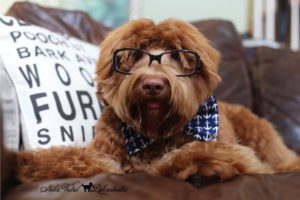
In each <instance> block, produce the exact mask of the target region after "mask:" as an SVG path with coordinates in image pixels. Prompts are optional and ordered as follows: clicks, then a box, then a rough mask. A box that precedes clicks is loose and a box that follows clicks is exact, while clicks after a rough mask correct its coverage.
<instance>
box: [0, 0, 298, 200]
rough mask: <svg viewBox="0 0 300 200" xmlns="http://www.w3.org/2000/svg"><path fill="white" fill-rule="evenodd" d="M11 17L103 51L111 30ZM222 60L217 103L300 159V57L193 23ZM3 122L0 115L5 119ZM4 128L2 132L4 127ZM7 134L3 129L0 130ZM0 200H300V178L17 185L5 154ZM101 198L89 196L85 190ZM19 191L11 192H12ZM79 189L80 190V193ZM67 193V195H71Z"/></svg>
mask: <svg viewBox="0 0 300 200" xmlns="http://www.w3.org/2000/svg"><path fill="white" fill-rule="evenodd" d="M7 15H10V16H14V17H16V18H19V19H22V20H24V21H27V22H29V23H32V24H36V25H39V26H43V27H45V28H48V29H50V30H52V31H56V32H60V33H66V34H69V35H72V36H74V37H77V38H80V39H82V40H85V41H88V42H91V43H94V44H97V45H98V44H100V43H101V41H102V40H103V39H104V38H105V35H106V34H107V33H108V32H109V31H110V29H109V28H107V27H105V26H103V25H101V24H98V23H96V22H94V21H93V20H92V19H91V18H90V17H89V16H88V15H87V14H85V13H83V12H78V11H65V10H60V9H54V8H45V7H40V6H38V5H36V4H31V3H26V2H23V3H16V4H15V5H14V6H13V7H12V8H11V9H10V10H9V11H8V12H7ZM193 24H194V25H195V26H196V27H197V28H198V29H199V30H200V31H202V32H203V33H204V34H205V35H206V36H207V37H208V38H209V39H210V40H211V41H212V45H213V46H215V48H217V49H218V50H219V51H220V52H221V53H222V62H221V64H220V69H219V72H220V74H221V77H222V79H223V81H222V83H221V84H220V85H219V87H218V88H217V89H216V91H215V94H216V96H217V98H218V99H222V100H226V101H228V102H231V103H239V104H242V105H244V106H246V107H248V108H250V109H252V110H253V112H255V113H256V114H258V115H260V116H262V117H265V118H267V119H268V120H270V121H271V122H272V123H273V124H274V126H275V127H276V128H277V129H278V130H279V132H280V133H281V134H282V137H283V138H284V140H285V142H286V144H287V145H288V146H290V147H291V148H293V149H294V150H295V151H297V152H298V153H300V115H299V111H300V87H299V83H300V52H291V51H289V50H286V49H280V50H274V49H270V48H267V47H261V48H255V49H247V50H245V49H244V48H243V47H242V44H241V39H240V37H239V35H238V33H237V32H236V30H235V28H234V26H233V25H232V24H231V23H230V22H227V21H223V20H206V21H199V22H195V23H193ZM0 116H1V115H0ZM0 128H1V127H0ZM0 130H2V128H1V129H0ZM1 154H2V157H1V161H2V163H1V167H2V169H1V175H2V178H1V183H2V187H1V193H2V195H1V196H2V197H4V194H5V199H6V200H10V199H130V200H132V199H201V198H203V199H299V198H300V190H299V188H300V173H297V172H293V173H282V174H275V175H243V176H238V177H235V178H234V179H233V180H231V181H227V182H223V183H216V182H215V183H210V184H207V183H202V182H201V177H200V179H198V180H190V182H191V183H192V184H194V186H193V185H192V184H190V183H189V182H184V181H178V180H173V179H168V178H164V177H155V176H150V175H147V174H142V173H137V174H126V175H117V174H99V175H96V176H94V177H90V178H72V179H60V180H53V181H42V182H35V183H31V184H17V183H16V182H14V181H13V180H14V178H13V175H14V174H13V167H14V158H15V157H14V155H13V154H8V153H7V152H6V150H5V149H2V152H1ZM89 183H93V184H94V185H98V186H99V187H98V190H97V191H94V192H87V191H86V192H85V191H84V190H83V188H80V187H81V184H84V185H88V184H89ZM12 185H13V186H12ZM76 188H77V189H78V188H80V189H79V190H77V189H76ZM65 190H68V191H65Z"/></svg>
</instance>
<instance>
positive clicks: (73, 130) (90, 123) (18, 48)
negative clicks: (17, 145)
mask: <svg viewBox="0 0 300 200" xmlns="http://www.w3.org/2000/svg"><path fill="white" fill-rule="evenodd" d="M98 55H99V47H97V46H94V45H92V44H88V43H86V42H83V41H80V40H78V39H75V38H72V37H68V36H64V35H60V34H57V33H54V32H51V31H49V30H46V29H44V28H41V27H37V26H34V25H29V24H27V23H25V22H23V21H20V20H17V19H15V18H12V17H7V16H0V59H2V62H3V64H4V69H2V70H1V71H2V73H3V72H6V73H7V74H8V76H9V77H10V79H11V80H12V82H13V85H14V87H15V90H16V93H17V97H18V101H19V106H20V112H21V120H22V123H21V124H22V126H21V128H22V139H23V144H24V148H25V149H32V148H38V147H41V148H48V147H50V146H54V145H55V146H57V145H69V144H77V145H80V146H86V145H87V144H88V143H89V142H90V141H91V140H92V138H93V135H94V126H95V124H96V121H97V119H98V118H99V116H100V114H101V107H100V103H99V102H98V100H97V97H96V94H95V92H96V85H95V82H94V80H93V77H94V69H95V64H96V60H97V57H98Z"/></svg>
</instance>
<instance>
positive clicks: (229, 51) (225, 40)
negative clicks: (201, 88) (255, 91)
mask: <svg viewBox="0 0 300 200" xmlns="http://www.w3.org/2000/svg"><path fill="white" fill-rule="evenodd" d="M193 24H194V25H195V26H196V27H197V28H198V30H199V31H201V32H202V33H203V34H204V35H205V36H206V37H207V38H208V39H209V40H210V41H211V43H212V45H213V46H214V47H215V48H216V49H217V50H219V51H220V52H221V55H222V60H221V63H220V66H219V73H220V75H221V77H222V82H221V83H220V84H219V86H218V87H217V88H216V90H215V94H216V97H217V98H218V99H220V100H224V101H227V102H230V103H238V104H241V105H244V106H246V107H248V108H252V87H251V83H250V78H249V74H248V71H247V64H246V57H245V50H244V48H243V46H242V42H241V38H240V36H239V34H238V33H237V31H236V29H235V28H234V26H233V24H232V23H231V22H228V21H224V20H205V21H199V22H194V23H193Z"/></svg>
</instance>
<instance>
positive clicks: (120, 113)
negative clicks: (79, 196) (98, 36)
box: [18, 19, 300, 182]
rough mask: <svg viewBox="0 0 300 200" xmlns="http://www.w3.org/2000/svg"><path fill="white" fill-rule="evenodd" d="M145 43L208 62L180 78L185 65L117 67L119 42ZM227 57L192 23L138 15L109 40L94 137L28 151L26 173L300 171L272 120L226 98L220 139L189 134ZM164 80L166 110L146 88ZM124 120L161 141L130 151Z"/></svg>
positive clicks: (23, 176)
mask: <svg viewBox="0 0 300 200" xmlns="http://www.w3.org/2000/svg"><path fill="white" fill-rule="evenodd" d="M125 47H132V48H140V49H145V50H147V51H149V52H162V51H166V50H170V49H190V50H193V51H195V52H196V53H197V54H198V55H199V56H200V57H201V60H202V62H203V66H202V68H201V70H198V71H197V73H196V74H194V75H193V76H191V77H176V76H174V73H177V72H179V71H180V70H182V68H183V67H185V66H184V61H183V62H181V63H175V64H174V63H173V62H171V61H170V62H169V63H167V64H164V65H163V66H161V64H158V63H157V62H155V63H152V64H151V67H148V65H147V64H146V63H145V62H143V60H142V61H138V62H133V66H132V69H131V71H132V72H133V74H132V75H130V76H126V75H123V74H120V73H117V72H115V71H114V69H113V66H112V53H113V52H114V50H116V49H118V48H125ZM219 58H220V55H219V53H218V52H217V51H216V50H215V49H213V48H212V47H211V46H210V44H209V41H208V40H207V39H206V38H205V37H204V36H203V35H202V34H201V33H199V32H198V30H197V29H196V28H195V27H193V26H192V25H190V24H188V23H185V22H182V21H178V20H166V21H164V22H162V23H160V24H158V25H156V24H154V23H153V22H152V21H151V20H147V19H143V20H137V21H131V22H129V23H128V24H126V25H124V26H123V27H120V28H118V29H116V30H115V31H113V32H111V33H110V34H109V35H108V37H107V38H106V39H105V41H104V42H103V44H102V46H101V53H100V58H99V61H98V64H97V69H96V75H97V77H96V80H97V82H98V90H97V95H98V97H99V99H101V100H102V101H103V102H105V104H106V105H107V107H106V109H105V110H104V112H103V113H102V115H101V118H100V120H99V122H98V123H97V126H96V135H95V138H94V140H93V141H92V142H91V143H90V144H89V146H88V147H87V148H85V149H83V148H77V147H53V148H50V149H47V150H36V151H25V152H22V153H20V154H19V157H18V168H19V171H18V176H19V179H20V180H21V181H23V182H31V181H35V180H41V179H55V178H63V177H86V176H91V175H94V174H97V173H103V172H109V173H110V172H111V173H132V172H146V173H149V174H154V175H161V176H168V177H173V178H178V179H187V178H188V177H190V176H192V175H194V174H201V176H203V177H215V176H217V177H219V178H220V179H221V180H226V179H230V178H232V177H233V176H235V175H238V174H249V173H250V174H251V173H274V172H279V171H291V170H299V166H300V162H299V157H298V155H297V154H296V153H295V152H293V151H291V150H289V149H288V148H287V147H286V146H285V144H284V143H283V141H282V139H281V138H280V136H279V135H278V133H277V132H276V131H275V130H274V128H273V127H272V125H270V124H269V123H268V122H267V121H266V120H264V119H260V118H258V117H257V116H255V115H254V114H252V113H251V111H249V110H248V109H246V108H244V107H241V106H238V105H231V104H227V103H223V102H218V105H219V121H220V125H219V126H220V127H219V134H218V138H217V142H200V141H195V140H194V139H193V138H192V137H191V136H189V135H187V134H185V133H183V131H182V130H183V127H184V125H185V124H186V123H187V122H188V121H189V120H190V119H191V118H192V117H193V116H194V115H195V114H196V112H197V109H198V108H199V106H200V105H202V104H203V102H204V100H205V99H206V98H207V96H209V95H211V94H212V92H213V89H214V88H215V87H216V85H217V84H218V83H219V81H220V77H219V75H218V73H217V71H218V62H219ZM149 77H150V78H153V77H155V78H157V79H159V80H160V81H162V82H163V85H164V87H163V89H162V91H161V92H160V93H159V94H158V95H156V96H155V101H157V102H159V104H160V106H159V109H151V108H149V107H147V102H148V101H150V100H151V99H152V98H153V96H152V97H151V95H149V94H147V93H146V92H145V90H143V88H142V86H141V85H142V84H143V81H144V80H145V79H147V78H149ZM121 121H125V122H127V123H129V124H130V125H131V126H132V127H133V128H134V129H135V130H136V131H138V132H141V133H142V134H144V135H145V136H147V137H151V138H156V141H155V142H154V143H153V144H151V145H150V146H149V147H147V148H146V149H143V150H141V151H140V152H138V153H136V154H134V155H132V156H129V155H128V153H127V149H126V145H125V142H124V138H123V136H122V132H121V126H120V123H121Z"/></svg>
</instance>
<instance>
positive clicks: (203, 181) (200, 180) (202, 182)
mask: <svg viewBox="0 0 300 200" xmlns="http://www.w3.org/2000/svg"><path fill="white" fill-rule="evenodd" d="M185 181H187V182H189V183H190V184H192V185H193V186H195V187H197V188H200V187H202V186H206V185H210V184H213V183H217V182H219V181H220V177H219V176H210V177H207V176H203V175H202V174H201V173H196V174H193V175H191V176H189V177H188V178H187V179H185Z"/></svg>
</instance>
